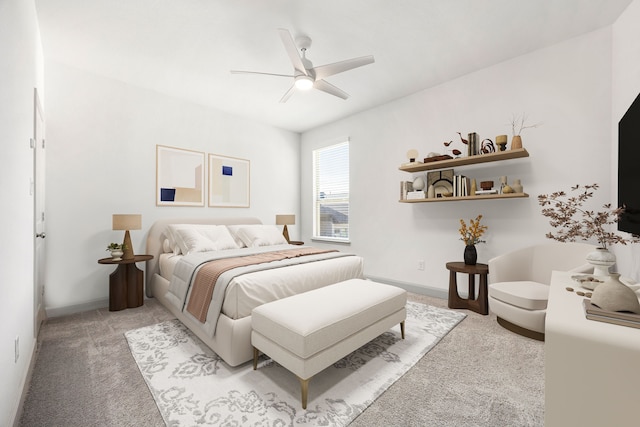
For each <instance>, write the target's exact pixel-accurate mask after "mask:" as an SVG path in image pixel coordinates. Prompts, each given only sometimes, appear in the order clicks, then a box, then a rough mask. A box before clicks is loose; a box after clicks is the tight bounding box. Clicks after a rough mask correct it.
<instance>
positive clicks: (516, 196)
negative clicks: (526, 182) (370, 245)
mask: <svg viewBox="0 0 640 427" xmlns="http://www.w3.org/2000/svg"><path fill="white" fill-rule="evenodd" d="M526 197H529V195H528V194H527V193H508V194H484V195H479V196H464V197H437V198H433V199H412V200H398V201H399V202H400V203H429V202H462V201H465V200H489V199H522V198H526Z"/></svg>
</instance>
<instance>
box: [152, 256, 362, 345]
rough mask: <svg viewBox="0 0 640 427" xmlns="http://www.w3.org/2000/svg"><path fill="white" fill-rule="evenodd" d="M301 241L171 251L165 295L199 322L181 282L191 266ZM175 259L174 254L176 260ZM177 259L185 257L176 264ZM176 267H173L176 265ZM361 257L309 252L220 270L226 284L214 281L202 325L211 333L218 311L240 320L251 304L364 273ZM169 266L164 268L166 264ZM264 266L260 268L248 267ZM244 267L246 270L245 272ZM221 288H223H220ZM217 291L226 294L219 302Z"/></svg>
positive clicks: (189, 274) (254, 305) (187, 274)
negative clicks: (170, 272)
mask: <svg viewBox="0 0 640 427" xmlns="http://www.w3.org/2000/svg"><path fill="white" fill-rule="evenodd" d="M295 248H300V246H292V245H277V246H272V247H269V248H267V247H260V248H244V249H238V250H229V251H224V253H221V252H215V253H197V254H191V255H188V256H187V257H189V258H180V257H179V256H174V257H173V258H169V260H171V261H165V262H167V263H170V264H173V272H174V274H173V275H172V277H171V284H170V286H169V290H168V291H167V294H166V296H165V297H166V298H167V299H168V300H169V301H172V303H173V304H174V305H175V306H176V308H177V309H178V310H181V311H182V312H183V313H184V315H185V316H187V317H189V318H191V319H192V320H194V321H197V319H195V317H193V316H192V315H191V314H190V313H189V312H187V311H186V308H184V307H185V306H186V302H187V301H188V298H189V296H190V289H188V288H185V286H188V284H187V283H185V281H186V280H187V279H186V278H187V277H191V276H192V275H194V272H193V269H192V268H193V266H194V265H201V263H203V262H205V260H207V259H216V258H220V257H234V256H241V255H248V254H252V253H257V252H265V251H270V250H282V249H295ZM176 258H177V259H176ZM180 260H182V261H183V262H182V263H181V264H179V265H178V263H180ZM176 266H177V268H176ZM363 267H364V266H363V262H362V258H360V257H356V256H352V255H350V254H345V253H337V252H334V253H330V254H319V255H308V256H305V257H301V258H298V259H294V260H284V261H275V262H271V263H267V264H266V265H261V266H260V267H258V266H249V267H242V268H240V269H235V270H231V271H229V272H225V273H223V275H221V278H224V276H225V275H227V276H228V277H227V279H228V285H227V286H226V289H225V288H224V287H223V288H219V286H220V285H219V284H218V285H216V288H215V291H216V292H214V296H213V298H212V301H213V302H212V304H211V306H210V307H209V312H208V315H207V320H206V322H205V323H204V324H202V328H203V330H204V331H205V332H206V333H207V335H209V336H213V335H214V333H215V328H216V324H217V320H218V315H219V314H220V313H223V314H225V315H226V316H228V317H229V318H230V319H240V318H243V317H246V316H250V315H251V310H253V309H254V308H255V307H257V306H259V305H261V304H264V303H267V302H271V301H275V300H277V299H281V298H285V297H288V296H292V295H295V294H298V293H301V292H306V291H309V290H312V289H316V288H319V287H322V286H326V285H329V284H333V283H337V282H341V281H343V280H347V279H350V278H353V277H362V276H363ZM170 268H171V267H167V269H170ZM256 268H264V269H261V270H260V271H251V270H255V269H256ZM245 271H248V272H245ZM219 290H221V291H223V292H218V291H219ZM220 295H224V298H223V300H222V301H220V300H219V297H220Z"/></svg>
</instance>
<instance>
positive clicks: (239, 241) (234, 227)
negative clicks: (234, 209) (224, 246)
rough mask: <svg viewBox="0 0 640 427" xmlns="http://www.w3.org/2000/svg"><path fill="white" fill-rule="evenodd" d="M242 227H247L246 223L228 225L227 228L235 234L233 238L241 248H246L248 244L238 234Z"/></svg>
mask: <svg viewBox="0 0 640 427" xmlns="http://www.w3.org/2000/svg"><path fill="white" fill-rule="evenodd" d="M242 227H246V225H227V229H228V230H229V232H230V233H231V235H232V236H233V240H235V241H236V245H238V247H239V248H246V247H247V245H245V244H244V242H243V241H242V239H241V238H240V236H238V230H240V228H242Z"/></svg>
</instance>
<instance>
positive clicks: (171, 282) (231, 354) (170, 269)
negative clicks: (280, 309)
mask: <svg viewBox="0 0 640 427" xmlns="http://www.w3.org/2000/svg"><path fill="white" fill-rule="evenodd" d="M188 224H193V227H194V228H199V232H200V233H204V231H202V230H203V229H207V231H206V232H207V233H209V231H208V228H209V226H211V229H215V230H218V231H224V232H225V233H223V234H224V236H223V237H219V235H216V236H215V238H212V240H213V241H215V242H216V244H218V242H225V243H224V244H222V243H220V244H219V245H218V246H219V247H217V248H216V247H214V248H213V249H216V250H213V251H208V250H207V249H212V248H210V247H208V246H207V245H206V244H204V245H202V244H201V245H200V246H198V244H194V245H193V246H191V248H193V247H194V246H195V247H198V249H197V250H195V253H194V252H192V251H190V253H189V254H188V255H185V254H184V253H182V254H177V253H178V252H180V251H179V250H178V249H177V248H176V247H175V244H174V243H175V242H173V239H172V238H175V236H174V234H176V230H179V232H180V233H183V232H186V230H187V229H189V228H190V227H191V226H189V225H188ZM216 226H224V227H216ZM269 227H273V228H274V229H275V226H269V225H263V224H262V223H261V221H260V220H259V219H257V218H252V217H239V218H198V219H194V218H172V219H160V220H158V221H156V222H155V223H154V224H153V225H152V226H151V228H150V230H149V233H148V235H147V244H146V248H147V251H146V253H147V254H149V255H153V259H151V260H149V261H147V262H146V295H147V296H148V297H149V298H151V297H154V298H156V299H157V300H158V301H159V302H160V303H161V304H162V305H163V306H165V307H166V308H167V309H168V310H169V311H170V312H171V313H172V314H173V315H175V316H176V317H177V318H178V319H179V320H180V321H181V322H183V323H184V324H185V325H186V326H187V327H188V328H189V329H190V330H191V331H192V332H193V333H194V334H195V335H197V336H198V337H199V338H200V339H201V340H202V341H203V342H204V343H205V344H206V345H208V346H209V347H211V349H212V350H213V351H215V352H216V354H218V355H219V356H220V357H221V358H222V359H223V360H224V361H225V362H226V363H228V364H229V365H231V366H237V365H240V364H242V363H245V362H247V361H249V360H251V359H252V358H253V348H252V346H251V310H252V309H253V308H255V307H257V306H258V305H261V304H264V303H267V302H271V301H274V300H276V299H281V298H285V297H288V296H291V295H295V294H298V293H302V292H306V291H309V290H312V289H317V288H319V287H323V286H327V285H330V284H333V283H338V282H341V281H344V280H347V279H352V278H362V277H363V270H364V263H363V259H362V258H361V257H359V256H356V255H353V254H348V253H343V252H337V251H322V250H318V253H315V252H314V251H316V249H314V248H312V247H310V246H298V245H289V244H287V243H286V241H283V242H278V241H276V240H277V238H275V237H272V238H271V240H272V241H269V242H267V243H265V242H264V241H263V240H264V239H263V240H260V242H259V243H258V241H259V239H258V237H261V236H263V235H262V234H260V233H266V232H267V231H268V232H273V231H274V230H273V229H270V228H269ZM247 230H249V231H247ZM251 230H254V231H251ZM218 231H216V233H217V232H218ZM227 231H229V234H230V235H231V237H232V238H233V240H234V241H235V242H236V245H237V246H235V247H227V246H232V245H230V244H228V237H227V236H226V232H227ZM243 232H244V233H249V234H251V233H254V235H253V236H250V237H249V238H251V237H253V238H254V240H253V241H251V245H250V246H249V247H244V246H246V244H244V242H243V241H242V239H240V237H239V236H241V237H242V238H245V241H247V239H246V235H245V234H242V233H243ZM191 233H192V234H195V233H193V232H191ZM280 235H281V232H280ZM207 236H210V234H207ZM256 236H258V237H256ZM183 237H184V236H183ZM266 240H270V239H269V238H266ZM208 242H209V243H211V240H208ZM183 243H184V242H183ZM209 246H210V245H209ZM240 246H243V247H241V248H240ZM183 249H184V247H183ZM187 249H189V248H187ZM296 251H306V252H308V253H305V254H303V255H304V256H302V257H298V256H296V257H295V258H300V259H302V261H297V260H292V258H294V257H291V258H287V259H285V260H279V261H274V262H271V263H269V267H268V268H266V269H258V268H257V267H253V266H247V267H237V268H234V269H230V270H229V271H227V272H224V273H222V274H221V275H220V280H222V279H223V278H226V280H227V281H228V283H225V285H224V286H221V285H219V283H220V282H217V284H215V287H214V291H213V296H212V297H211V298H209V299H210V301H209V300H207V301H206V303H207V304H210V305H207V307H209V308H208V309H206V308H205V309H204V311H203V312H202V316H203V317H198V316H196V315H194V313H193V311H189V310H187V306H188V304H189V303H193V302H194V300H196V299H195V298H194V299H191V301H189V300H190V298H191V294H192V292H193V294H197V292H196V291H193V289H192V288H191V283H190V282H189V283H185V281H186V278H187V277H188V273H187V272H188V269H189V268H193V267H194V266H195V267H196V268H197V270H202V269H204V267H203V266H204V265H205V260H206V259H208V258H209V257H210V258H211V259H215V258H229V259H231V258H232V257H233V259H241V258H236V257H243V258H242V259H244V258H245V257H249V255H254V254H265V255H267V256H271V254H272V253H276V252H277V253H291V252H294V253H296ZM182 252H184V250H183V251H182ZM330 252H331V253H330ZM197 270H196V271H197ZM196 274H197V273H193V276H196ZM207 298H208V297H207ZM181 299H184V300H182V301H181ZM202 301H203V299H199V300H196V302H200V303H202ZM181 304H182V305H181Z"/></svg>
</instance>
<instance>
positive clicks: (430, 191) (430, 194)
mask: <svg viewBox="0 0 640 427" xmlns="http://www.w3.org/2000/svg"><path fill="white" fill-rule="evenodd" d="M435 197H436V188H435V187H434V186H433V184H431V185H429V188H428V189H427V199H434V198H435Z"/></svg>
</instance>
